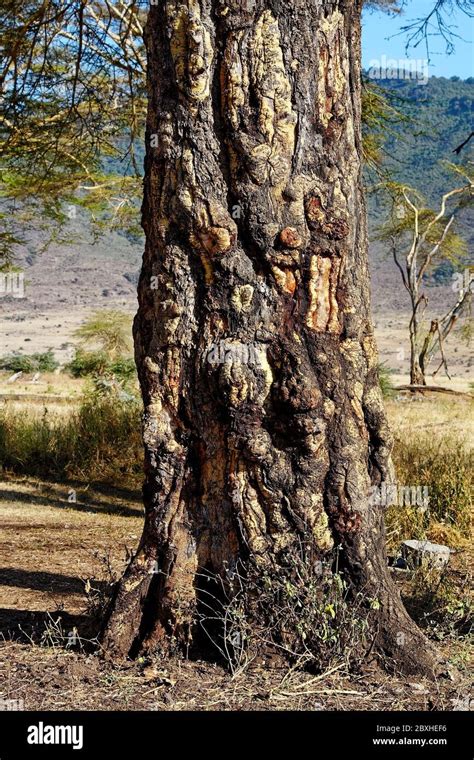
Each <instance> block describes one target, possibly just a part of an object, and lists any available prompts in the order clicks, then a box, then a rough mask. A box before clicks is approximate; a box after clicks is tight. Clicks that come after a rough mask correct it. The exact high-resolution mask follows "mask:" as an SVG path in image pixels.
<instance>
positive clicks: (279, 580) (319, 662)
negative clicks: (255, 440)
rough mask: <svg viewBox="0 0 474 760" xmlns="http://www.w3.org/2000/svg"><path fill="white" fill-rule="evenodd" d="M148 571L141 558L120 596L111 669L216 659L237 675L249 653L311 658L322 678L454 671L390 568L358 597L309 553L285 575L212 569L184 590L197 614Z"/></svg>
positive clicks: (289, 562) (284, 569)
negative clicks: (332, 670) (145, 660)
mask: <svg viewBox="0 0 474 760" xmlns="http://www.w3.org/2000/svg"><path fill="white" fill-rule="evenodd" d="M149 566H150V563H149V561H148V560H147V558H146V552H145V550H144V549H141V550H140V551H139V552H138V554H137V555H136V557H135V558H134V560H132V562H131V564H130V565H129V567H128V569H127V571H126V573H125V576H124V578H123V579H122V581H121V582H120V584H119V586H118V588H117V591H116V595H115V598H114V600H113V603H112V607H111V613H110V616H109V618H108V620H107V623H106V626H105V629H104V634H103V638H102V644H103V648H104V651H105V653H106V656H107V657H108V658H110V659H112V660H115V661H120V660H123V659H124V658H132V659H133V658H135V657H137V656H139V655H147V656H156V655H157V656H163V655H171V654H173V653H177V652H180V653H183V652H184V653H186V654H188V655H189V654H190V653H191V655H193V654H195V655H196V656H199V657H204V658H206V657H207V658H209V657H210V658H212V659H215V658H216V656H217V657H218V658H219V659H221V660H222V661H223V662H225V661H227V664H230V666H231V669H232V668H233V667H234V665H235V663H236V662H239V661H241V660H242V659H243V658H244V651H247V650H248V656H250V654H251V655H252V656H254V655H258V654H261V653H262V652H268V648H269V646H270V648H272V649H273V650H274V651H277V652H278V653H279V655H283V656H284V657H287V659H288V662H289V663H291V662H295V660H296V659H297V658H300V657H302V658H303V659H304V661H305V662H307V663H310V664H311V667H312V668H318V669H325V668H326V667H329V666H330V665H331V664H333V663H334V662H335V661H336V660H337V659H340V660H341V661H345V662H346V663H347V665H348V666H349V667H350V666H351V665H354V666H356V667H357V666H358V665H360V664H361V663H362V662H364V661H366V660H367V659H373V658H374V657H375V658H376V659H377V660H378V662H379V664H380V665H382V666H383V667H384V668H385V669H386V670H387V671H389V672H392V673H404V674H407V675H414V674H417V675H423V676H426V677H428V678H436V676H438V675H441V674H442V673H443V671H445V667H444V666H443V663H442V661H441V660H440V658H439V655H438V653H437V652H436V650H435V648H434V647H433V646H432V645H431V643H430V642H429V641H428V640H427V639H426V638H425V636H424V635H423V633H422V632H421V631H420V629H419V628H418V627H417V626H416V624H415V623H414V622H413V620H412V619H411V618H410V617H409V615H408V613H407V612H406V610H405V608H404V606H403V604H402V602H401V599H400V596H399V593H398V590H397V589H396V587H395V585H394V582H393V580H392V578H391V576H390V572H389V570H388V568H383V571H382V573H381V575H380V579H379V582H378V586H377V588H376V589H374V588H373V587H372V588H371V589H370V593H369V584H368V583H367V582H366V583H365V586H364V587H363V588H362V589H361V587H360V583H359V589H357V587H355V586H354V585H353V583H352V582H351V580H350V579H349V578H348V576H347V573H346V574H344V575H343V574H342V573H340V572H338V571H336V572H335V566H334V563H333V566H332V568H330V563H328V562H325V563H321V562H320V561H316V562H313V563H311V562H308V558H307V557H302V555H301V553H298V555H292V556H288V555H287V556H286V557H285V558H281V563H280V565H279V567H275V565H273V566H271V565H270V564H266V565H265V566H263V567H257V566H256V565H254V564H252V565H247V567H246V568H244V565H243V564H242V565H241V566H238V567H237V568H236V569H234V571H233V572H231V573H229V572H227V573H226V576H225V577H222V576H217V575H215V574H213V573H212V572H210V571H206V570H204V569H203V570H201V571H198V572H197V573H196V574H195V576H194V577H193V578H191V577H190V576H188V577H187V578H185V577H181V589H182V590H183V589H184V584H185V582H188V583H191V587H192V593H193V595H194V605H192V604H190V603H189V601H188V603H187V604H182V605H180V604H179V601H178V603H176V600H177V599H179V594H178V596H176V595H175V594H174V593H173V591H172V589H170V588H169V587H168V591H166V588H167V585H166V582H167V580H169V578H170V576H168V577H165V576H164V575H163V574H162V573H159V572H158V573H150V572H149V570H148V568H149ZM171 576H172V573H171ZM346 578H348V579H347V580H346ZM175 580H176V579H175ZM359 581H360V579H359ZM219 653H220V656H219ZM245 656H247V655H245Z"/></svg>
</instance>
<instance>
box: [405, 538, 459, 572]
mask: <svg viewBox="0 0 474 760" xmlns="http://www.w3.org/2000/svg"><path fill="white" fill-rule="evenodd" d="M401 553H402V557H403V558H404V559H405V560H406V563H407V565H408V567H409V568H415V567H420V566H421V565H429V566H431V567H444V566H445V565H447V564H448V562H449V556H450V554H451V549H450V548H449V547H448V546H443V544H432V543H431V541H416V540H409V541H404V542H403V544H402V547H401Z"/></svg>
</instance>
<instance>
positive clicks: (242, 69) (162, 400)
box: [104, 0, 434, 670]
mask: <svg viewBox="0 0 474 760" xmlns="http://www.w3.org/2000/svg"><path fill="white" fill-rule="evenodd" d="M359 17H360V8H359V4H358V3H357V2H356V3H353V2H344V0H339V1H338V0H335V1H334V2H331V3H325V2H321V3H308V2H307V0H293V2H292V3H281V2H278V1H277V0H227V1H226V2H221V1H220V0H187V2H184V1H182V0H166V1H165V2H163V3H161V4H160V5H158V6H152V8H151V10H150V14H149V20H148V24H147V32H146V37H147V49H148V61H149V74H148V78H149V92H150V104H149V115H148V129H147V157H146V180H145V200H144V205H143V226H144V229H145V232H146V240H147V242H146V250H145V254H144V260H143V269H142V274H141V278H140V284H139V310H138V314H137V317H136V320H135V328H134V334H135V345H136V360H137V366H138V371H139V377H140V382H141V388H142V393H143V399H144V406H145V413H144V444H145V471H146V472H145V474H146V479H145V485H144V500H145V511H146V515H145V528H144V532H143V536H142V539H141V542H140V546H139V549H138V551H137V555H136V557H135V559H134V560H133V561H132V562H131V564H130V566H129V568H128V569H127V571H126V574H125V577H124V579H123V581H122V583H121V584H120V586H119V588H118V590H117V594H116V597H115V599H114V603H113V607H112V611H111V615H110V618H109V621H108V625H107V628H106V631H105V636H104V645H105V647H106V648H107V649H108V650H109V651H111V652H112V653H114V654H115V655H117V656H124V655H128V654H134V653H136V652H138V651H141V650H142V649H144V648H147V649H148V650H149V651H152V650H153V649H154V648H156V647H163V646H164V645H165V642H166V640H169V638H170V637H173V638H174V640H177V641H181V642H182V643H183V644H189V641H190V640H191V639H192V637H193V635H194V631H195V612H196V608H197V606H198V604H199V578H200V577H201V576H202V575H203V574H205V573H206V572H207V573H212V574H214V575H218V576H221V577H222V578H223V579H225V577H226V574H227V573H228V572H229V569H230V570H232V568H233V567H235V566H236V565H237V563H239V562H242V561H245V562H251V563H252V564H253V566H254V567H256V568H257V569H258V568H259V567H261V568H265V569H266V572H267V571H268V568H271V570H272V572H274V573H278V571H279V567H280V566H281V562H282V557H283V556H284V555H285V553H287V552H291V551H292V550H293V549H294V548H295V547H296V546H298V545H299V544H300V542H301V541H304V542H305V544H308V543H309V544H310V545H311V549H312V551H311V556H312V557H313V559H314V561H318V562H319V561H321V560H325V559H327V558H328V557H329V556H331V552H332V551H333V549H334V547H339V548H340V552H339V554H340V556H341V558H342V568H343V570H344V572H345V573H346V576H347V578H348V580H349V581H350V583H351V584H352V586H353V588H354V589H355V590H356V591H357V590H361V589H364V593H366V594H367V595H368V597H370V598H372V599H374V598H377V600H378V602H379V604H380V607H379V610H380V612H379V615H378V630H377V631H376V632H374V637H375V639H376V642H377V645H376V649H377V648H378V650H379V651H383V652H384V653H385V655H387V656H389V657H390V658H392V659H393V660H394V661H395V662H397V663H398V664H400V665H401V666H404V667H406V668H408V669H412V670H416V669H417V668H418V669H425V670H426V668H431V667H432V665H433V662H434V659H433V655H432V652H431V651H430V648H429V647H428V646H427V645H426V642H425V640H424V639H423V637H422V635H421V633H420V632H419V631H418V629H417V628H416V627H415V626H414V624H413V623H412V622H411V621H410V619H409V617H408V616H407V614H406V612H405V611H404V608H403V606H402V604H401V601H400V598H399V596H398V593H397V591H396V589H395V587H394V585H393V583H392V581H391V579H390V576H389V572H388V569H387V566H386V557H385V550H384V533H383V516H382V514H381V512H380V509H379V508H375V507H374V506H372V505H371V504H370V502H369V493H370V488H371V486H372V485H373V484H376V483H378V482H380V481H381V480H388V479H390V478H391V477H392V471H391V462H390V452H391V436H390V431H389V429H388V425H387V422H386V419H385V413H384V409H383V403H382V399H381V394H380V389H379V386H378V379H377V369H376V365H377V354H376V348H375V343H374V339H373V328H372V323H371V317H370V308H369V275H368V262H367V234H366V220H365V206H364V200H363V194H362V189H361V156H362V151H361V137H360V18H359ZM153 135H158V139H157V140H154V141H152V140H151V137H152V136H153ZM152 277H153V278H154V282H156V283H157V287H156V288H152V287H150V280H151V278H152ZM150 568H154V570H151V569H150ZM156 569H158V571H157V572H155V570H156ZM400 630H403V631H404V633H405V634H406V635H405V639H404V641H405V645H404V648H403V649H401V648H400V646H398V644H397V631H400ZM420 646H421V647H422V648H423V654H422V655H421V654H420V653H419V652H418V654H416V650H417V649H418V650H419V648H420Z"/></svg>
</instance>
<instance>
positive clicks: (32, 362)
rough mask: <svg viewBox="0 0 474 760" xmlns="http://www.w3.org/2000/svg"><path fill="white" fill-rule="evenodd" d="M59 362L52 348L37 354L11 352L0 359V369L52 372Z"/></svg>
mask: <svg viewBox="0 0 474 760" xmlns="http://www.w3.org/2000/svg"><path fill="white" fill-rule="evenodd" d="M58 367H59V362H58V361H56V359H55V358H54V354H53V351H52V349H51V348H50V349H48V350H47V351H44V352H43V353H38V354H18V353H13V354H9V355H8V356H4V357H3V358H2V359H0V369H4V370H7V371H8V372H29V373H31V372H54V370H55V369H57V368H58Z"/></svg>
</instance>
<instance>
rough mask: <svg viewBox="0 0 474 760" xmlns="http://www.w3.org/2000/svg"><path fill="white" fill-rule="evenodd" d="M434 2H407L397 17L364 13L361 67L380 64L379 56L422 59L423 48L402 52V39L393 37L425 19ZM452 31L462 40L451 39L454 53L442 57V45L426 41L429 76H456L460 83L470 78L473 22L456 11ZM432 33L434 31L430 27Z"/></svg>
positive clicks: (473, 64) (473, 56)
mask: <svg viewBox="0 0 474 760" xmlns="http://www.w3.org/2000/svg"><path fill="white" fill-rule="evenodd" d="M434 4H435V0H407V2H406V3H405V7H404V11H403V13H402V14H400V15H397V16H390V15H388V14H386V13H380V12H379V11H377V12H373V11H372V12H368V11H365V12H364V16H363V36H362V57H363V66H364V68H365V69H368V68H369V64H370V62H371V61H374V60H377V61H380V60H381V59H382V56H386V58H394V59H396V60H398V59H403V58H407V57H408V58H414V59H417V60H418V59H426V48H425V45H424V43H421V44H420V45H418V47H416V48H413V47H412V48H411V49H410V50H409V51H408V53H407V52H406V51H405V45H406V41H407V38H406V35H405V34H401V35H399V36H395V37H394V36H393V35H396V34H397V32H399V31H400V28H401V27H402V26H404V25H406V24H407V23H408V22H410V21H413V20H415V19H417V18H420V17H423V16H427V15H428V13H429V12H430V11H431V10H432V8H433V6H434ZM449 21H450V23H452V25H453V26H454V27H455V28H454V31H455V32H456V34H459V35H460V37H462V38H463V39H455V40H454V43H455V51H454V53H452V54H451V55H447V54H446V43H445V42H444V40H442V39H441V38H439V37H437V36H431V37H430V58H431V60H430V63H429V67H428V72H429V75H430V76H444V77H451V76H454V75H457V76H459V77H461V78H462V79H466V78H467V77H472V76H474V19H472V18H469V17H468V16H466V14H464V13H462V12H461V11H459V10H456V12H455V13H454V14H453V15H452V16H451V17H450V19H449ZM432 31H433V32H434V31H436V29H435V28H434V26H433V29H432Z"/></svg>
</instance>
